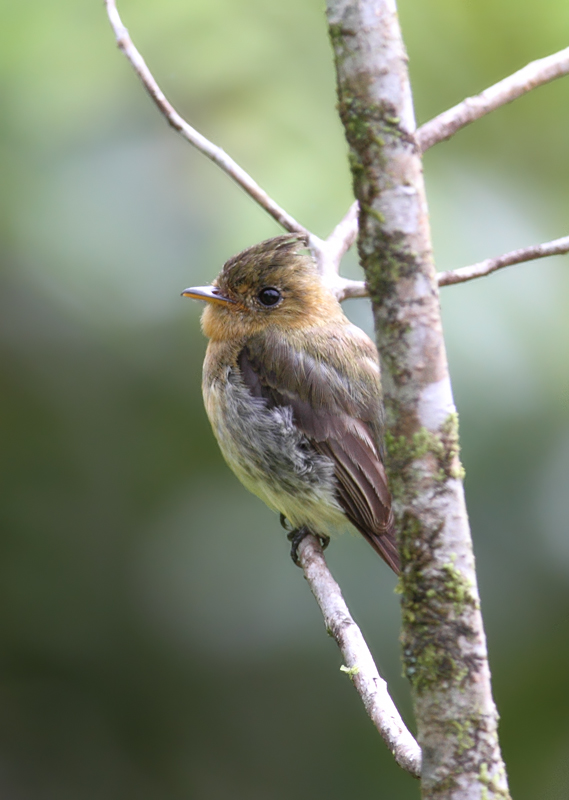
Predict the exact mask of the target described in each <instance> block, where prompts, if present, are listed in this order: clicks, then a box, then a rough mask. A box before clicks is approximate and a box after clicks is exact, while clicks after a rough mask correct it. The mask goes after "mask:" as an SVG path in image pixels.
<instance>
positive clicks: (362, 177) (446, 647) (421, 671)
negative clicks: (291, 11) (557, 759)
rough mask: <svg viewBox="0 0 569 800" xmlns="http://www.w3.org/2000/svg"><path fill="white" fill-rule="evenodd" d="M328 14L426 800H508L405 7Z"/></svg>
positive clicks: (355, 7) (372, 1)
mask: <svg viewBox="0 0 569 800" xmlns="http://www.w3.org/2000/svg"><path fill="white" fill-rule="evenodd" d="M327 12H328V22H329V30H330V38H331V40H332V46H333V50H334V56H335V62H336V73H337V86H338V100H339V103H338V108H339V112H340V116H341V118H342V122H343V124H344V128H345V133H346V138H347V140H348V145H349V148H350V154H349V155H350V165H351V168H352V176H353V181H354V192H355V195H356V198H357V199H358V201H359V208H360V213H359V238H358V250H359V254H360V259H361V263H362V266H363V268H364V272H365V276H366V283H367V286H368V288H369V292H370V296H371V299H372V306H373V312H374V318H375V326H376V331H377V344H378V349H379V353H380V357H381V362H382V386H383V392H384V400H385V412H386V418H385V422H386V436H385V444H386V467H387V471H388V476H389V484H390V489H391V493H392V497H393V510H394V514H395V519H396V524H397V528H398V534H399V546H400V552H401V561H402V572H401V584H400V585H401V589H402V607H403V631H402V643H403V663H404V670H405V674H406V675H407V677H408V679H409V681H410V684H411V689H412V694H413V701H414V707H415V713H416V718H417V739H418V742H419V745H420V746H421V748H422V751H423V764H422V774H421V790H422V797H423V800H459V798H460V800H480V798H481V797H485V798H486V800H506V798H509V793H508V787H507V779H506V774H505V768H504V763H503V761H502V757H501V753H500V747H499V744H498V735H497V713H496V708H495V706H494V702H493V700H492V692H491V685H490V672H489V667H488V659H487V651H486V640H485V635H484V629H483V624H482V617H481V614H480V606H479V598H478V590H477V584H476V573H475V569H474V557H473V554H472V541H471V537H470V529H469V525H468V517H467V514H466V507H465V502H464V492H463V486H462V479H461V478H462V468H461V466H460V462H459V459H458V450H459V448H458V423H457V416H456V411H455V406H454V402H453V398H452V389H451V384H450V378H449V373H448V362H447V357H446V352H445V345H444V340H443V335H442V324H441V317H440V306H439V302H438V291H437V279H436V275H435V270H434V264H433V261H432V254H431V243H430V233H429V221H428V213H427V205H426V200H425V194H424V184H423V177H422V164H421V158H420V154H419V153H418V151H417V145H416V141H415V137H414V130H415V120H414V113H413V105H412V98H411V89H410V86H409V77H408V71H407V55H406V53H405V48H404V45H403V42H402V39H401V32H400V29H399V23H398V19H397V9H396V6H395V2H394V0H327Z"/></svg>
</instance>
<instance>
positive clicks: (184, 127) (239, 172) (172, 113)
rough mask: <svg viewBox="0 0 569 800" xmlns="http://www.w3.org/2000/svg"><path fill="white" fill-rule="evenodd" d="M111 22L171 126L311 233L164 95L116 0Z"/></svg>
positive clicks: (286, 220)
mask: <svg viewBox="0 0 569 800" xmlns="http://www.w3.org/2000/svg"><path fill="white" fill-rule="evenodd" d="M105 5H106V7H107V14H108V17H109V21H110V23H111V26H112V28H113V31H114V32H115V36H116V39H117V45H118V47H119V49H120V50H122V52H123V53H124V54H125V56H126V57H127V58H128V60H129V61H130V63H131V64H132V66H133V67H134V70H135V72H136V73H137V75H138V77H139V78H140V80H141V81H142V84H143V86H144V88H145V89H146V91H147V92H148V94H149V95H150V97H151V98H152V99H153V100H154V102H155V103H156V105H157V106H158V109H159V110H160V112H161V113H162V114H163V115H164V117H165V118H166V120H167V121H168V123H169V124H170V125H171V126H172V127H173V128H174V130H176V131H178V133H180V134H181V135H182V136H183V137H184V139H186V140H187V141H188V142H190V144H192V145H193V146H194V147H196V148H197V149H198V150H199V151H200V152H202V153H203V154H204V155H205V156H207V157H208V158H209V159H211V160H212V161H213V162H214V163H215V164H217V165H218V167H221V169H222V170H223V171H224V172H226V173H227V174H228V175H229V176H230V177H231V178H233V180H234V181H235V182H236V183H238V184H239V186H241V188H242V189H244V190H245V191H246V192H247V194H248V195H249V196H250V197H252V198H253V200H255V201H256V202H257V203H258V204H259V205H260V206H262V208H264V209H265V211H267V212H268V213H269V214H270V215H271V216H272V217H273V218H274V219H275V220H276V221H277V222H278V223H279V225H282V227H283V228H285V230H287V231H292V232H295V233H308V231H307V230H306V228H304V227H303V226H302V225H301V224H300V223H299V222H297V221H296V220H295V219H294V218H293V217H291V216H290V214H288V213H287V212H286V211H285V210H284V209H282V208H281V207H280V206H279V205H277V203H275V201H274V200H273V199H272V198H271V197H269V195H268V194H267V193H266V192H265V191H264V189H261V187H260V186H259V184H258V183H256V181H254V180H253V178H251V176H250V175H248V174H247V173H246V172H245V170H244V169H242V167H240V166H239V164H237V163H236V162H235V161H234V160H233V159H232V158H231V157H230V156H228V155H227V153H226V152H225V151H224V150H222V149H221V147H217V145H215V144H213V143H212V142H210V141H209V140H208V139H206V138H205V136H202V134H201V133H198V131H196V130H195V128H192V126H191V125H189V124H188V123H187V122H186V121H185V120H184V119H183V118H182V117H181V116H180V115H179V114H178V112H177V111H176V110H175V109H174V107H173V106H172V105H171V104H170V103H169V102H168V100H167V99H166V97H165V95H164V93H163V92H162V90H161V89H160V87H159V86H158V84H157V83H156V81H155V80H154V77H153V75H152V73H151V72H150V70H149V69H148V67H147V66H146V62H145V61H144V59H143V58H142V56H141V55H140V53H139V52H138V50H137V49H136V47H135V46H134V44H133V43H132V40H131V38H130V36H129V33H128V31H127V29H126V28H125V26H124V25H123V23H122V20H121V18H120V16H119V12H118V11H117V7H116V3H115V0H105Z"/></svg>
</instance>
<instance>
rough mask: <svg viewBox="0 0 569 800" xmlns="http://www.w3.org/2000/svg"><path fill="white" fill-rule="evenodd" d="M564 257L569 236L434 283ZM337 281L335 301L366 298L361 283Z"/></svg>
mask: <svg viewBox="0 0 569 800" xmlns="http://www.w3.org/2000/svg"><path fill="white" fill-rule="evenodd" d="M565 253H569V236H563V237H562V238H561V239H554V240H553V241H552V242H545V243H544V244H535V245H532V246H531V247H522V248H520V249H519V250H512V251H511V252H510V253H504V255H502V256H498V257H497V258H487V259H485V260H484V261H479V262H478V263H477V264H471V265H470V266H468V267H459V268H458V269H449V270H447V271H446V272H439V273H438V274H437V282H438V284H439V286H452V285H453V284H454V283H465V282H466V281H472V280H474V279H475V278H483V277H484V276H485V275H490V274H491V273H492V272H496V270H498V269H503V268H504V267H511V266H512V265H513V264H523V263H524V262H525V261H535V260H536V259H538V258H547V256H562V255H564V254H565ZM340 281H342V283H338V286H337V288H336V297H338V299H339V300H347V299H348V298H349V297H368V290H367V287H366V285H365V283H364V281H347V280H345V279H343V278H340Z"/></svg>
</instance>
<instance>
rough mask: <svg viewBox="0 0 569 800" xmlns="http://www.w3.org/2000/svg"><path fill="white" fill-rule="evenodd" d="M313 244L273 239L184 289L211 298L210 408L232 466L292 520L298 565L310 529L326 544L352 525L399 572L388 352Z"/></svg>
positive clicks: (298, 238)
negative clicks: (335, 290) (335, 288)
mask: <svg viewBox="0 0 569 800" xmlns="http://www.w3.org/2000/svg"><path fill="white" fill-rule="evenodd" d="M306 247H307V240H306V237H304V236H302V235H297V234H285V235H283V236H277V237H276V238H274V239H268V240H267V241H264V242H261V243H260V244H257V245H254V246H253V247H250V248H248V249H247V250H244V251H243V252H242V253H239V254H238V255H236V256H233V258H230V259H229V261H227V263H226V264H225V265H224V267H223V269H222V270H221V273H220V274H219V275H218V277H217V278H216V280H215V281H214V283H213V285H211V286H197V287H193V288H189V289H186V290H185V291H184V292H183V293H182V294H183V295H184V296H185V297H192V298H195V299H197V300H204V301H206V303H207V307H206V308H205V310H204V312H203V316H202V328H203V331H204V333H205V334H206V336H208V337H209V340H210V341H209V345H208V348H207V353H206V357H205V362H204V369H203V395H204V401H205V407H206V411H207V414H208V417H209V419H210V422H211V425H212V428H213V432H214V434H215V436H216V439H217V441H218V443H219V446H220V448H221V452H222V453H223V456H224V458H225V460H226V461H227V463H228V464H229V466H230V467H231V469H232V470H233V472H234V473H235V474H236V475H237V477H238V478H239V480H240V481H241V482H242V483H243V484H244V485H245V486H246V487H247V489H249V490H250V491H251V492H253V494H255V495H257V496H258V497H260V498H261V499H262V500H264V501H265V503H266V504H267V505H268V506H269V507H270V508H272V509H274V510H275V511H278V512H280V514H281V522H283V524H284V523H285V520H288V521H289V523H290V525H291V526H292V527H293V530H292V531H291V532H290V533H289V539H291V541H292V543H293V547H292V556H293V559H294V560H295V562H296V561H297V555H296V548H297V547H298V544H299V543H300V541H301V539H302V538H303V536H305V535H306V534H307V533H313V534H315V535H316V536H318V537H319V538H320V540H321V541H322V542H323V543H324V544H327V542H328V539H329V536H330V534H331V533H332V532H334V531H338V530H341V529H342V528H346V527H348V525H347V522H350V523H351V524H352V525H354V526H355V527H356V528H357V529H358V530H359V531H360V533H362V534H363V535H364V537H365V538H366V539H367V540H368V542H369V543H370V544H371V545H372V547H373V548H374V549H375V550H376V551H377V552H378V553H379V555H380V556H381V557H382V558H383V559H384V561H386V562H387V564H389V566H390V567H391V568H392V569H393V570H394V571H395V572H398V571H399V555H398V552H397V547H396V543H395V534H394V530H393V515H392V512H391V496H390V494H389V490H388V487H387V478H386V475H385V469H384V466H383V462H382V414H383V411H382V403H381V386H380V376H379V360H378V354H377V350H376V348H375V345H374V344H373V342H372V341H371V340H370V339H369V338H368V336H366V334H365V333H364V332H363V331H361V330H360V329H359V328H357V327H356V326H355V325H352V323H351V322H350V321H349V320H348V319H347V317H346V316H345V315H344V313H343V311H342V309H341V307H340V304H339V303H338V301H337V300H336V298H335V297H334V296H333V295H332V293H331V292H330V291H329V290H328V289H327V288H326V287H325V286H324V284H323V283H322V281H321V279H320V277H319V275H318V273H317V271H316V267H315V265H314V262H313V260H312V258H311V256H310V255H309V254H308V253H307V252H302V251H303V250H304V251H306Z"/></svg>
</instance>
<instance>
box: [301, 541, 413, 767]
mask: <svg viewBox="0 0 569 800" xmlns="http://www.w3.org/2000/svg"><path fill="white" fill-rule="evenodd" d="M298 556H299V561H300V564H301V566H302V569H303V570H304V574H305V576H306V580H307V581H308V585H309V586H310V589H311V591H312V594H313V595H314V597H315V598H316V602H317V603H318V605H319V606H320V609H321V611H322V614H323V616H324V624H325V625H326V630H327V631H328V632H329V633H330V634H331V635H332V636H333V637H334V639H335V641H336V644H337V645H338V647H339V648H340V650H341V652H342V655H343V657H344V661H345V667H344V671H345V672H347V673H348V675H349V676H350V678H351V680H352V683H353V684H354V686H355V688H356V690H357V692H358V694H359V695H360V697H361V699H362V701H363V704H364V706H365V709H366V711H367V713H368V714H369V716H370V718H371V720H372V722H373V724H374V725H375V727H376V728H377V730H378V731H379V733H380V734H381V736H382V737H383V739H384V741H385V743H386V745H387V746H388V747H389V749H390V751H391V752H392V754H393V756H394V758H395V760H396V761H397V763H398V764H399V766H401V767H403V769H405V770H407V772H410V773H411V775H413V776H414V777H416V778H418V777H419V775H420V772H421V750H420V748H419V745H418V744H417V742H416V741H415V739H414V738H413V736H412V735H411V733H410V732H409V731H408V730H407V728H406V727H405V723H404V722H403V720H402V719H401V716H400V714H399V712H398V711H397V708H396V706H395V704H394V702H393V700H392V699H391V697H390V696H389V692H388V691H387V684H386V682H385V681H384V680H383V678H381V677H380V675H379V673H378V671H377V668H376V666H375V664H374V661H373V658H372V655H371V653H370V651H369V649H368V646H367V644H366V642H365V639H364V637H363V636H362V633H361V631H360V629H359V628H358V626H357V625H356V623H355V622H354V620H353V619H352V617H351V615H350V612H349V610H348V607H347V606H346V603H345V601H344V598H343V597H342V592H341V591H340V587H339V586H338V584H337V583H336V581H335V580H334V578H333V577H332V575H331V573H330V571H329V569H328V567H327V565H326V561H325V559H324V554H323V552H322V547H321V546H320V542H319V541H318V539H316V537H314V536H307V537H305V539H304V540H303V541H302V542H301V544H300V545H299V548H298Z"/></svg>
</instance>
